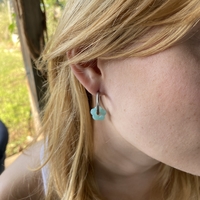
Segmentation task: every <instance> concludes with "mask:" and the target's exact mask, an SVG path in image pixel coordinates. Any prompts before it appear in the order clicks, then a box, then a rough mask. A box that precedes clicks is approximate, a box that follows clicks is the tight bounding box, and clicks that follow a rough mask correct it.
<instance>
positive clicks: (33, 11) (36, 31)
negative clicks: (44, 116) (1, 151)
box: [13, 0, 47, 129]
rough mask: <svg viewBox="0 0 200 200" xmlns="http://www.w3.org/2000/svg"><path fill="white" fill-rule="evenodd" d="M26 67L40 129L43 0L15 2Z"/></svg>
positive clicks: (43, 30)
mask: <svg viewBox="0 0 200 200" xmlns="http://www.w3.org/2000/svg"><path fill="white" fill-rule="evenodd" d="M13 6H14V10H15V13H16V20H17V27H18V33H19V37H20V43H21V49H22V54H23V60H24V65H25V68H26V74H27V80H28V85H29V94H30V100H31V108H32V113H33V117H34V123H35V127H36V129H38V128H39V127H40V117H39V113H40V111H41V109H42V108H43V106H44V104H43V102H42V98H43V95H44V93H45V91H46V88H45V87H44V81H45V80H46V77H44V76H43V75H42V74H41V73H40V72H39V71H38V70H37V69H36V67H35V64H34V61H35V60H37V59H38V58H39V57H40V54H41V52H42V50H43V48H44V45H45V36H46V30H47V29H46V17H45V10H44V11H42V10H41V6H43V8H44V3H43V0H13Z"/></svg>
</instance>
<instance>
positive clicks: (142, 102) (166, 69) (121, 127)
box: [98, 29, 200, 175]
mask: <svg viewBox="0 0 200 200" xmlns="http://www.w3.org/2000/svg"><path fill="white" fill-rule="evenodd" d="M199 30H200V29H199ZM197 31H198V30H197V29H195V33H196V34H193V33H194V31H192V32H191V33H189V34H188V36H186V38H187V39H185V40H184V41H182V42H180V43H179V44H177V45H175V46H173V47H171V48H169V49H167V50H165V51H163V52H160V53H158V54H155V55H152V56H149V57H144V58H126V59H116V60H109V61H104V60H99V63H98V64H99V66H100V68H101V70H102V73H103V76H102V77H103V81H102V85H101V90H102V92H103V93H104V94H105V95H104V96H103V97H102V102H103V105H104V107H105V108H106V110H107V112H108V116H109V117H108V120H109V122H110V123H111V124H112V126H113V127H114V128H115V130H116V131H117V132H118V133H119V134H120V135H121V136H122V137H123V138H124V140H126V141H128V142H129V143H130V144H131V145H133V146H134V147H136V148H138V149H139V150H140V151H142V152H144V153H145V154H147V155H149V156H150V157H152V158H154V159H156V160H159V161H161V162H163V163H165V164H168V165H170V166H172V167H175V168H178V169H180V170H183V171H186V172H189V173H192V174H196V175H200V36H199V35H198V32H197ZM199 34H200V31H199ZM190 36H191V37H190Z"/></svg>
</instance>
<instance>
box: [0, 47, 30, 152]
mask: <svg viewBox="0 0 200 200" xmlns="http://www.w3.org/2000/svg"><path fill="white" fill-rule="evenodd" d="M0 63H1V67H0V97H1V98H0V104H1V107H0V119H1V120H2V121H3V122H5V124H6V125H7V126H8V128H9V133H10V141H9V145H8V148H7V155H8V156H10V155H12V154H15V153H17V152H19V150H20V149H23V148H24V147H25V145H26V144H27V137H28V136H30V135H31V134H32V133H31V130H32V128H31V127H32V120H31V116H30V111H31V110H30V101H29V97H28V90H27V83H26V76H25V70H24V66H23V62H22V56H21V52H20V51H19V50H17V49H11V48H5V46H4V47H0Z"/></svg>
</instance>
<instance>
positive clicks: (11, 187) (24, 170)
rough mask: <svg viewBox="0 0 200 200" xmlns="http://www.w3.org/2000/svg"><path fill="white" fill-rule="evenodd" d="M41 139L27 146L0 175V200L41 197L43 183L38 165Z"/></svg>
mask: <svg viewBox="0 0 200 200" xmlns="http://www.w3.org/2000/svg"><path fill="white" fill-rule="evenodd" d="M42 145H43V141H40V142H37V143H35V144H34V145H32V146H31V147H29V148H28V149H27V150H26V151H24V153H22V154H21V155H20V156H19V158H18V159H17V160H16V161H15V162H14V163H13V164H12V165H11V166H9V167H8V168H7V169H6V170H5V171H4V172H3V173H2V175H1V176H0V196H1V200H7V199H9V200H16V199H24V200H25V199H32V200H34V199H42V197H43V195H44V192H43V189H42V188H43V183H42V175H41V170H34V169H36V168H38V167H39V166H40V151H41V147H42Z"/></svg>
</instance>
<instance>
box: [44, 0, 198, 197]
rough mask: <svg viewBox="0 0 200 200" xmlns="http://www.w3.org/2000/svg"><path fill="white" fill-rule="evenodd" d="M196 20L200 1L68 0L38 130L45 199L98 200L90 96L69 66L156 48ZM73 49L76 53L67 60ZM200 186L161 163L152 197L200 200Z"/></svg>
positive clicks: (48, 57) (51, 51)
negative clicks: (42, 139)
mask: <svg viewBox="0 0 200 200" xmlns="http://www.w3.org/2000/svg"><path fill="white" fill-rule="evenodd" d="M199 18H200V1H199V0H103V1H102V0H67V5H66V8H65V10H64V12H63V16H62V18H61V20H60V23H59V25H58V28H57V30H56V33H55V35H54V37H53V39H52V40H51V42H50V43H49V44H48V45H47V47H46V49H45V51H44V53H43V56H42V62H43V63H45V64H47V65H46V66H47V67H46V68H45V67H44V70H45V71H46V72H47V73H48V84H49V89H48V94H47V99H48V101H47V103H46V108H45V110H44V113H43V122H42V125H43V126H42V131H41V132H42V133H44V135H45V140H46V143H45V152H46V154H45V155H46V156H47V157H48V159H47V161H48V162H47V165H48V168H49V170H50V172H51V173H50V175H49V177H48V178H49V179H48V180H49V181H48V193H47V197H46V199H47V200H50V199H51V200H52V199H62V200H83V199H84V200H89V199H90V200H94V199H95V200H100V199H101V196H100V194H99V192H98V188H97V186H96V185H95V181H94V178H93V177H94V176H93V167H92V156H93V155H92V153H93V136H92V120H91V116H90V114H89V109H90V104H89V99H90V97H89V96H88V94H87V92H86V91H85V89H84V87H83V86H82V85H81V84H80V83H79V82H78V80H77V79H76V78H75V77H74V75H73V74H72V72H71V69H70V67H69V65H70V64H72V63H84V62H89V61H91V60H93V59H96V58H98V57H100V58H103V59H113V58H120V57H136V56H137V57H138V56H139V57H141V56H147V55H151V54H155V53H157V52H160V51H163V50H165V49H166V48H169V47H171V46H172V45H174V44H175V43H176V42H177V41H179V40H181V39H182V38H183V37H184V36H185V35H186V33H188V31H189V30H190V29H191V28H192V27H193V26H194V25H195V23H196V22H197V20H198V19H199ZM152 31H153V34H152V35H151V37H148V36H149V34H151V33H152ZM133 46H134V48H130V47H133ZM74 49H75V50H76V52H77V55H76V56H74V57H73V58H71V59H67V56H66V55H67V52H70V51H71V50H74ZM199 187H200V182H199V178H198V177H196V176H193V175H189V174H187V173H184V172H180V171H178V170H176V169H173V168H171V167H168V166H166V165H164V164H161V166H160V172H159V173H158V177H157V179H156V181H155V184H154V186H153V187H152V192H151V194H150V195H151V199H152V200H162V199H163V200H189V199H191V200H199V199H200V189H199Z"/></svg>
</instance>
